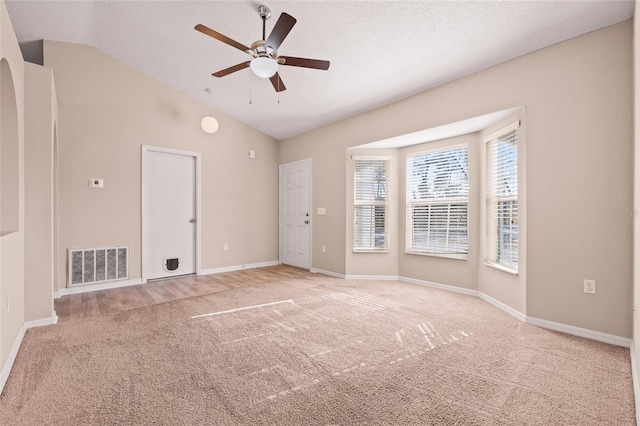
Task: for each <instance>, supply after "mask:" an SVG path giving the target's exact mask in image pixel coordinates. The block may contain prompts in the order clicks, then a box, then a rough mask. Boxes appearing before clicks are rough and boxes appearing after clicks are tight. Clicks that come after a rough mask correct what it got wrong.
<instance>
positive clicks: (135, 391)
mask: <svg viewBox="0 0 640 426" xmlns="http://www.w3.org/2000/svg"><path fill="white" fill-rule="evenodd" d="M0 424H2V425H48V424H60V425H76V424H83V425H86V424H91V425H93V424H96V425H97V424H122V425H129V424H153V425H183V424H184V425H213V424H225V425H229V424H273V425H289V424H295V425H301V424H324V425H327V424H331V425H333V424H342V425H346V424H349V425H351V424H366V425H378V424H380V425H382V424H397V425H400V424H403V425H404V424H409V425H417V424H429V425H591V424H593V425H605V424H608V425H631V424H635V413H634V400H633V385H632V379H631V366H630V359H629V350H628V349H626V348H621V347H616V346H612V345H607V344H604V343H599V342H595V341H591V340H587V339H583V338H578V337H573V336H569V335H564V334H561V333H557V332H553V331H550V330H546V329H542V328H538V327H535V326H531V325H528V324H524V323H522V322H519V321H517V320H515V319H514V318H512V317H510V316H508V315H507V314H505V313H503V312H501V311H499V310H498V309H496V308H494V307H493V306H491V305H489V304H487V303H485V302H483V301H482V300H480V299H478V298H475V297H472V296H465V295H461V294H455V293H449V292H444V291H440V290H436V289H431V288H427V287H421V286H416V285H411V284H406V283H399V282H378V281H345V280H340V279H335V278H331V277H326V276H323V275H310V276H309V277H307V278H303V279H296V280H289V281H281V282H274V283H269V284H261V285H258V286H250V287H244V288H240V289H234V290H230V291H226V292H222V293H216V294H213V295H209V296H202V297H196V298H191V299H185V300H180V301H176V302H171V303H166V304H163V305H158V306H153V307H147V308H141V309H135V310H131V311H126V312H122V313H119V314H117V315H114V316H112V317H101V318H92V319H87V320H84V321H76V322H69V323H64V324H59V325H55V326H49V327H42V328H35V329H31V330H29V331H28V332H27V334H26V336H25V338H24V341H23V343H22V347H21V349H20V352H19V353H18V357H17V359H16V362H15V364H14V367H13V370H12V372H11V375H10V376H9V379H8V382H7V384H6V387H5V389H4V392H3V394H2V396H0Z"/></svg>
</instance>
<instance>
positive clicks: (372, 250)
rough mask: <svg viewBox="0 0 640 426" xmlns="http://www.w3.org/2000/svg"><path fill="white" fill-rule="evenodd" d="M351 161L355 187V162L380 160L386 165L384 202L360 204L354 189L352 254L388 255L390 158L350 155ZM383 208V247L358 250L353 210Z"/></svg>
mask: <svg viewBox="0 0 640 426" xmlns="http://www.w3.org/2000/svg"><path fill="white" fill-rule="evenodd" d="M351 160H352V161H353V165H354V173H353V185H354V187H355V184H356V178H355V162H356V160H364V161H370V160H381V161H386V162H387V165H386V168H387V175H386V185H385V191H386V195H387V197H386V200H385V201H368V202H362V201H358V200H356V199H355V188H354V194H353V195H354V197H353V209H352V210H353V226H354V232H353V236H354V238H353V249H352V251H353V253H379V254H386V253H389V252H390V251H391V250H390V239H391V235H390V232H389V210H390V203H389V194H390V185H389V172H390V171H391V156H388V155H356V154H354V155H352V156H351ZM362 205H365V206H384V207H385V215H384V233H385V239H384V243H385V247H382V248H358V247H356V246H355V245H356V238H355V226H356V223H355V221H356V216H355V208H356V206H362Z"/></svg>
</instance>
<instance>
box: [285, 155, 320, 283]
mask: <svg viewBox="0 0 640 426" xmlns="http://www.w3.org/2000/svg"><path fill="white" fill-rule="evenodd" d="M300 163H308V164H309V176H308V178H309V179H308V181H307V184H308V190H309V197H308V199H307V202H308V203H309V205H308V210H309V247H308V253H309V270H311V269H312V265H313V223H314V220H313V212H312V211H311V206H312V205H313V201H312V200H313V198H312V195H313V185H312V179H313V161H311V158H305V159H303V160H298V161H292V162H290V163H284V164H280V165H279V166H278V263H280V264H282V204H281V201H282V168H283V167H287V166H293V165H295V164H300Z"/></svg>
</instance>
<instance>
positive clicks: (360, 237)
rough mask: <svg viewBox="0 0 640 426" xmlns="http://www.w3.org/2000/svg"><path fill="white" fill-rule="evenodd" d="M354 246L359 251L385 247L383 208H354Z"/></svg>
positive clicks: (384, 209) (384, 214)
mask: <svg viewBox="0 0 640 426" xmlns="http://www.w3.org/2000/svg"><path fill="white" fill-rule="evenodd" d="M355 216H356V217H355V228H356V231H355V238H356V241H355V246H356V248H360V249H376V248H377V249H383V248H385V247H386V231H385V222H386V221H385V216H386V207H385V206H356V208H355Z"/></svg>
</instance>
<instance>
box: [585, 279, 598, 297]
mask: <svg viewBox="0 0 640 426" xmlns="http://www.w3.org/2000/svg"><path fill="white" fill-rule="evenodd" d="M584 292H585V293H589V294H596V280H584Z"/></svg>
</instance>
